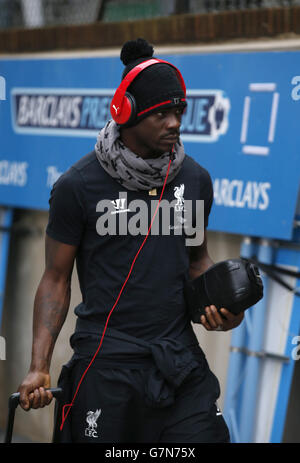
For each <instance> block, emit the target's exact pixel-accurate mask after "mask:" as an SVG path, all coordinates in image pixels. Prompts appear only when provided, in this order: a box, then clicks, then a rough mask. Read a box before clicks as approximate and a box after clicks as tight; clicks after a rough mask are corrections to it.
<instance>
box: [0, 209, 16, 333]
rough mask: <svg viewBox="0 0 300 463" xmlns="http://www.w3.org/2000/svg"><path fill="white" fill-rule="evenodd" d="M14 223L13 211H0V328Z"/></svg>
mask: <svg viewBox="0 0 300 463" xmlns="http://www.w3.org/2000/svg"><path fill="white" fill-rule="evenodd" d="M12 221H13V209H11V208H1V209H0V326H1V321H2V311H3V302H4V291H5V283H6V270H7V261H8V252H9V242H10V231H11V226H12Z"/></svg>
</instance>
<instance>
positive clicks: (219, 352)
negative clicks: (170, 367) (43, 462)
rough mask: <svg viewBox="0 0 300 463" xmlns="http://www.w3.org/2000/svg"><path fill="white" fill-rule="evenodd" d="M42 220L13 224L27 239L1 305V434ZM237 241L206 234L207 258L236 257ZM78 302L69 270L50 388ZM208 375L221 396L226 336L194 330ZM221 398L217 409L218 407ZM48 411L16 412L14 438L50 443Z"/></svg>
mask: <svg viewBox="0 0 300 463" xmlns="http://www.w3.org/2000/svg"><path fill="white" fill-rule="evenodd" d="M47 218H48V214H47V213H46V212H40V211H25V210H24V211H18V212H17V215H16V218H15V220H16V221H17V222H18V223H19V224H20V225H21V226H25V227H30V228H31V229H32V231H33V233H31V234H21V233H18V234H14V235H13V236H12V240H11V246H10V256H9V264H8V274H7V285H6V294H5V301H4V312H3V323H2V332H1V334H2V336H4V337H5V339H6V360H5V361H1V362H0V391H1V392H0V428H4V426H5V423H6V414H7V398H8V397H9V395H10V394H11V393H13V392H15V391H16V390H17V388H18V386H19V384H20V382H21V381H22V380H23V378H24V377H25V375H26V373H27V371H28V367H29V363H30V357H31V342H32V336H31V330H32V308H33V302H34V296H35V292H36V289H37V286H38V284H39V281H40V278H41V275H42V273H43V270H44V238H45V228H46V224H47ZM240 243H241V237H240V236H235V235H225V234H222V233H214V232H210V233H209V235H208V244H209V252H210V254H211V257H212V259H213V260H214V261H220V260H223V259H227V258H230V257H238V256H239V250H240ZM78 302H80V291H79V285H78V281H77V275H76V270H75V269H74V273H73V281H72V299H71V305H70V311H69V314H68V316H67V319H66V322H65V324H64V327H63V329H62V331H61V333H60V336H59V338H58V341H57V344H56V347H55V350H54V355H53V360H52V366H51V377H52V386H55V385H56V382H57V379H58V376H59V373H60V369H61V366H62V364H63V363H65V362H67V361H68V360H69V358H70V357H71V355H72V351H71V348H70V347H69V337H70V335H71V334H72V332H73V329H74V324H75V316H74V314H73V307H74V306H75V305H76V304H77V303H78ZM194 329H195V331H196V334H197V336H198V338H199V340H200V343H201V346H202V348H203V349H204V351H205V353H206V355H207V358H208V361H209V364H210V366H211V369H212V370H213V371H214V373H215V374H216V375H217V376H218V378H219V380H220V384H221V389H222V391H223V393H224V389H225V384H226V371H227V363H228V358H229V345H230V336H231V333H230V332H227V333H222V332H220V333H216V332H206V330H205V329H203V327H201V326H196V325H195V326H194ZM223 397H224V396H223V394H222V396H221V400H220V405H221V406H222V404H223ZM53 410H54V406H53V404H51V405H50V406H49V407H46V408H44V409H41V410H31V411H29V412H24V411H23V410H22V409H21V408H20V407H19V408H18V409H17V412H16V419H15V430H14V432H15V434H16V435H17V434H19V435H20V436H24V438H27V439H30V440H33V441H37V442H47V441H49V440H51V434H52V423H53Z"/></svg>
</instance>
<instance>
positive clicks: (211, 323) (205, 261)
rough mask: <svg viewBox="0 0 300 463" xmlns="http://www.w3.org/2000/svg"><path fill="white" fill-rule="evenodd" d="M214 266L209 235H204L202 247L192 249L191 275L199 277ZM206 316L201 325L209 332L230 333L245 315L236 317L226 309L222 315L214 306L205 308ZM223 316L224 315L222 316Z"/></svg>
mask: <svg viewBox="0 0 300 463" xmlns="http://www.w3.org/2000/svg"><path fill="white" fill-rule="evenodd" d="M213 264H214V262H213V261H212V259H211V258H210V256H209V253H208V249H207V234H206V230H205V233H204V240H203V243H202V244H201V245H200V246H191V248H190V268H189V273H190V277H191V278H192V279H194V278H197V277H199V276H200V275H201V274H202V273H204V272H205V271H206V270H208V268H209V267H211V266H212V265H213ZM205 312H206V315H202V316H201V323H202V325H203V326H204V327H205V328H206V330H207V331H215V330H217V331H228V330H232V329H233V328H236V327H237V326H238V325H239V324H240V323H241V322H242V320H243V318H244V313H243V312H241V313H240V314H238V315H234V314H233V313H231V312H229V311H228V310H227V309H226V308H221V309H220V313H219V312H218V310H217V308H216V307H215V306H214V305H211V306H208V307H206V308H205ZM221 314H222V315H221Z"/></svg>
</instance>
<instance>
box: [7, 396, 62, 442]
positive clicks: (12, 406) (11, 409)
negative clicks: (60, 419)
mask: <svg viewBox="0 0 300 463" xmlns="http://www.w3.org/2000/svg"><path fill="white" fill-rule="evenodd" d="M45 390H46V391H50V392H51V393H52V395H53V397H54V398H55V399H57V400H59V399H60V397H61V395H62V389H61V388H60V387H54V388H50V389H45ZM19 401H20V393H19V392H15V393H14V394H12V395H11V396H10V397H9V399H8V419H7V426H6V432H5V437H4V443H5V444H9V443H10V442H11V439H12V433H13V427H14V420H15V411H16V408H17V406H18V405H19Z"/></svg>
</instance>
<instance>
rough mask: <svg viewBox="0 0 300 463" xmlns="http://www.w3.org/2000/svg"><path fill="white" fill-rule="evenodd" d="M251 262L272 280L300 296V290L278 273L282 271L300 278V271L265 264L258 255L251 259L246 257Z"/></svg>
mask: <svg viewBox="0 0 300 463" xmlns="http://www.w3.org/2000/svg"><path fill="white" fill-rule="evenodd" d="M246 260H248V261H249V262H251V263H253V264H254V265H257V267H259V268H260V269H261V270H262V271H263V272H265V273H266V275H268V276H269V277H270V278H272V280H274V281H276V282H277V283H279V284H280V285H281V286H283V287H284V288H286V289H287V290H289V291H291V292H292V293H294V294H295V296H300V292H299V291H298V290H297V289H295V288H293V287H292V286H291V285H289V284H288V283H286V281H284V280H283V279H282V278H281V277H280V276H279V275H278V273H281V274H283V275H288V276H292V277H295V278H300V272H297V271H295V270H288V269H285V268H282V267H277V266H276V265H273V264H264V263H263V262H259V260H257V258H256V257H252V258H251V259H246Z"/></svg>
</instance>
